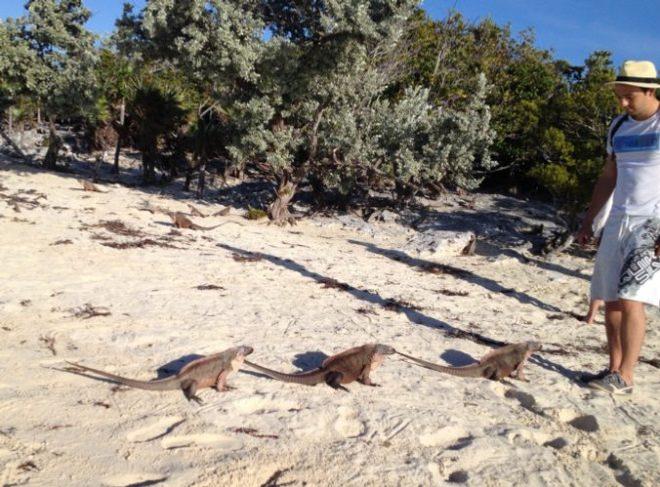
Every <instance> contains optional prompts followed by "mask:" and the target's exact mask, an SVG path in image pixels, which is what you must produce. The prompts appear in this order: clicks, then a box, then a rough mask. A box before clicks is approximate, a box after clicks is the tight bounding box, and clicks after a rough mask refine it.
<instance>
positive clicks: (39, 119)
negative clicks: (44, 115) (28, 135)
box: [37, 107, 41, 129]
mask: <svg viewBox="0 0 660 487" xmlns="http://www.w3.org/2000/svg"><path fill="white" fill-rule="evenodd" d="M39 127H41V107H37V129H38V128H39Z"/></svg>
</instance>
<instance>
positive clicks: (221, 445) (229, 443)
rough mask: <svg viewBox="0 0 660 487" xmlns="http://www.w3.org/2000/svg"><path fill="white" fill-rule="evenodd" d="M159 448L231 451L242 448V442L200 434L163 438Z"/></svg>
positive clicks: (220, 436) (225, 437) (221, 436)
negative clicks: (202, 448) (188, 447)
mask: <svg viewBox="0 0 660 487" xmlns="http://www.w3.org/2000/svg"><path fill="white" fill-rule="evenodd" d="M160 446H162V447H163V448H165V449H166V450H169V449H172V448H184V447H187V446H208V447H212V448H214V449H216V450H224V451H233V450H238V449H240V448H243V442H241V441H240V440H238V439H236V438H232V437H230V436H225V435H214V434H211V433H200V434H197V435H182V436H170V437H167V438H164V439H163V441H161V442H160Z"/></svg>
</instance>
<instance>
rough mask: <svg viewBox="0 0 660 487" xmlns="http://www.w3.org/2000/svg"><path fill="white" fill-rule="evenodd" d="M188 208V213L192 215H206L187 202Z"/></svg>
mask: <svg viewBox="0 0 660 487" xmlns="http://www.w3.org/2000/svg"><path fill="white" fill-rule="evenodd" d="M188 208H190V214H191V215H192V216H199V217H201V218H206V215H205V214H204V213H202V212H201V211H199V210H198V209H197V208H195V207H194V206H193V205H191V204H190V203H188Z"/></svg>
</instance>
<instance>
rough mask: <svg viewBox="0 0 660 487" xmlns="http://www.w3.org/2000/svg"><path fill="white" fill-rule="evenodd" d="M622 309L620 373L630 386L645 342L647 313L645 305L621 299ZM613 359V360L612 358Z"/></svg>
mask: <svg viewBox="0 0 660 487" xmlns="http://www.w3.org/2000/svg"><path fill="white" fill-rule="evenodd" d="M619 302H620V303H621V309H622V319H621V324H620V327H621V329H620V333H621V335H620V336H621V348H622V352H623V354H622V357H621V365H620V367H619V369H618V370H619V373H620V374H621V377H623V380H625V381H626V383H627V384H628V385H632V383H633V371H634V369H635V365H637V360H638V359H639V352H640V351H641V349H642V343H643V342H644V332H645V328H646V313H645V311H644V303H640V302H639V301H631V300H629V299H620V300H619ZM610 359H611V358H610Z"/></svg>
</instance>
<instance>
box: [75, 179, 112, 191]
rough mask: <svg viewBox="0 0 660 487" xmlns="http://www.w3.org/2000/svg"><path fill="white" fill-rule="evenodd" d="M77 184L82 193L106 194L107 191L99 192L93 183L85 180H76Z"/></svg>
mask: <svg viewBox="0 0 660 487" xmlns="http://www.w3.org/2000/svg"><path fill="white" fill-rule="evenodd" d="M78 182H79V183H80V184H81V186H82V187H83V191H95V192H97V193H107V191H101V190H100V189H99V188H98V187H97V186H96V185H95V184H94V183H92V182H91V181H87V180H86V179H78Z"/></svg>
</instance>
